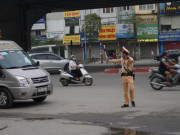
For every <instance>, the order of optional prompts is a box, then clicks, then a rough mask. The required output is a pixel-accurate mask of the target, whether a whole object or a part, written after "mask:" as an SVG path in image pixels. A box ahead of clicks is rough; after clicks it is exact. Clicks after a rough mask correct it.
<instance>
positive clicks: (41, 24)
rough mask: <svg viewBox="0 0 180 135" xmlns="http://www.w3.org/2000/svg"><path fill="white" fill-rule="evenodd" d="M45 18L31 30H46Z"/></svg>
mask: <svg viewBox="0 0 180 135" xmlns="http://www.w3.org/2000/svg"><path fill="white" fill-rule="evenodd" d="M45 29H46V28H45V17H42V18H41V19H39V20H38V21H37V22H36V23H34V24H33V26H32V28H31V30H45Z"/></svg>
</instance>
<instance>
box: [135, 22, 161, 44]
mask: <svg viewBox="0 0 180 135" xmlns="http://www.w3.org/2000/svg"><path fill="white" fill-rule="evenodd" d="M137 38H138V41H139V42H157V41H158V21H157V20H154V21H143V22H141V23H139V24H137Z"/></svg>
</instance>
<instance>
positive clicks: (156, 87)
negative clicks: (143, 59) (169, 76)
mask: <svg viewBox="0 0 180 135" xmlns="http://www.w3.org/2000/svg"><path fill="white" fill-rule="evenodd" d="M151 82H154V83H160V82H162V80H161V79H160V78H157V77H153V78H152V79H151V80H150V84H151V87H152V88H153V89H155V90H161V89H162V88H163V86H158V85H155V84H152V83H151Z"/></svg>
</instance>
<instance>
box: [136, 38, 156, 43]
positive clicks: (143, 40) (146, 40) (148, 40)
mask: <svg viewBox="0 0 180 135" xmlns="http://www.w3.org/2000/svg"><path fill="white" fill-rule="evenodd" d="M157 41H158V39H157V38H154V39H139V40H138V42H157Z"/></svg>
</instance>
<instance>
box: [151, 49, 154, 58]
mask: <svg viewBox="0 0 180 135" xmlns="http://www.w3.org/2000/svg"><path fill="white" fill-rule="evenodd" d="M151 57H152V59H154V51H153V50H151Z"/></svg>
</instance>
